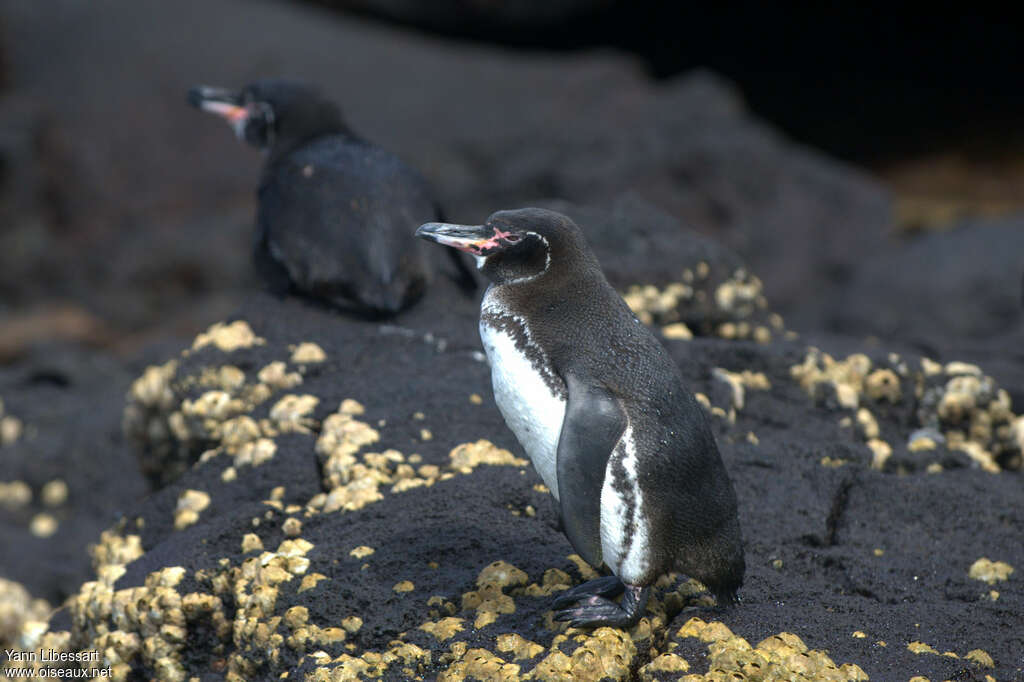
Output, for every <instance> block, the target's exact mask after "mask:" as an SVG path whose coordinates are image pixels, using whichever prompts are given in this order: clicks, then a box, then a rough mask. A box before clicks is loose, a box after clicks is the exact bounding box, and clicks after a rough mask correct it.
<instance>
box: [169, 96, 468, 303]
mask: <svg viewBox="0 0 1024 682" xmlns="http://www.w3.org/2000/svg"><path fill="white" fill-rule="evenodd" d="M188 99H189V102H190V103H192V104H193V105H194V106H196V107H199V108H201V109H204V110H207V111H210V112H212V113H216V114H218V115H220V116H222V117H224V118H225V119H226V120H227V121H228V122H229V123H230V124H231V125H232V127H233V128H234V130H235V132H236V134H237V135H238V137H239V138H241V139H243V140H245V141H246V142H248V143H250V144H252V145H254V146H256V147H259V148H260V149H263V150H264V151H265V152H266V162H265V164H264V167H263V172H262V175H261V179H260V186H259V192H258V196H259V208H258V214H257V230H256V239H255V244H254V247H255V248H254V259H255V262H256V266H257V270H258V271H259V272H260V274H261V275H262V276H263V278H264V279H265V280H266V281H267V282H268V283H269V284H270V286H271V288H272V289H275V290H282V289H284V290H292V291H295V292H298V293H302V294H305V295H308V296H311V297H313V298H316V299H319V300H322V301H326V302H328V303H330V304H331V305H334V306H336V307H338V308H341V309H343V310H346V311H352V312H356V313H360V314H363V315H367V316H374V317H378V316H388V315H393V314H395V313H397V312H398V311H400V310H402V309H404V308H406V307H408V306H410V305H412V304H413V303H415V302H416V301H417V300H418V299H419V298H420V297H421V296H422V295H423V293H424V291H425V290H426V288H427V286H428V285H429V283H430V280H431V276H432V273H431V267H430V263H429V262H428V259H427V255H426V254H425V252H424V251H423V250H422V249H417V248H409V243H408V237H409V235H410V234H411V233H412V231H413V230H414V229H415V227H416V226H417V225H419V224H420V223H421V222H423V221H424V220H432V219H433V220H436V219H439V218H440V216H441V212H440V210H439V207H438V204H437V202H436V201H435V200H434V198H433V196H432V194H431V192H430V189H429V187H428V185H427V183H426V181H425V180H424V179H423V178H422V176H420V174H419V173H417V172H416V171H415V170H413V169H412V168H410V167H409V166H408V165H406V164H405V163H403V162H402V161H401V160H400V159H399V158H398V157H397V156H395V155H394V154H392V153H390V152H388V151H385V150H384V149H381V148H380V147H377V146H376V145H374V144H372V143H370V142H367V141H366V140H364V139H362V138H360V137H359V136H358V135H356V134H355V133H354V132H353V131H352V130H351V129H350V128H349V127H348V126H347V125H346V124H345V122H344V120H343V118H342V116H341V112H340V111H339V109H338V107H337V106H336V105H335V104H334V103H333V102H331V101H330V100H328V99H327V98H325V97H324V96H323V95H321V94H320V93H319V92H318V91H317V90H316V89H315V88H313V87H310V86H308V85H304V84H301V83H297V82H293V81H286V80H262V81H258V82H256V83H253V84H250V85H248V86H246V87H245V88H243V89H242V91H241V92H239V93H233V92H230V91H227V90H223V89H220V88H209V87H197V88H193V89H192V90H190V91H189V96H188ZM453 262H454V264H455V266H456V268H457V278H458V279H459V281H460V283H461V284H462V285H463V286H465V287H467V288H472V287H474V286H475V282H474V280H473V276H472V274H471V273H470V272H469V270H468V269H467V268H466V266H465V265H464V264H463V263H462V261H461V260H459V259H457V258H456V259H454V261H453Z"/></svg>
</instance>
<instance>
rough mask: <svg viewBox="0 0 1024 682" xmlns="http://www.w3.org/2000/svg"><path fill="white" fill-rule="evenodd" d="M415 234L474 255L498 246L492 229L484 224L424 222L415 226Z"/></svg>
mask: <svg viewBox="0 0 1024 682" xmlns="http://www.w3.org/2000/svg"><path fill="white" fill-rule="evenodd" d="M416 236H417V237H421V238H422V239H426V240H428V241H432V242H437V243H438V244H441V245H442V246H450V247H452V248H455V249H458V250H459V251H465V252H466V253H471V254H473V255H474V256H483V255H484V251H485V250H486V249H490V248H494V247H496V246H498V243H497V239H496V236H495V233H494V230H493V229H491V228H490V227H487V226H486V225H452V224H450V223H426V224H424V225H420V226H419V228H417V230H416Z"/></svg>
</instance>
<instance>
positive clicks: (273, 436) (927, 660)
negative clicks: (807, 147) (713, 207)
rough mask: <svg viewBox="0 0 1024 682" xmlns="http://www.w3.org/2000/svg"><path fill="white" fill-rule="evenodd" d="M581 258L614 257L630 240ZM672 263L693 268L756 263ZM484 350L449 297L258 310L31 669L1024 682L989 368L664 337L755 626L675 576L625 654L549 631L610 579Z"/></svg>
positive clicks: (697, 246) (140, 381) (591, 637)
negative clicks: (495, 390) (48, 650)
mask: <svg viewBox="0 0 1024 682" xmlns="http://www.w3.org/2000/svg"><path fill="white" fill-rule="evenodd" d="M623 202H626V203H627V204H628V205H629V206H630V210H631V212H632V214H633V215H638V216H640V217H639V218H638V220H639V222H641V223H643V224H645V225H654V226H657V225H661V226H662V229H672V225H673V223H672V221H671V220H662V221H661V222H659V219H658V215H659V214H658V212H657V211H655V210H654V209H653V208H650V207H645V205H643V204H642V203H640V202H638V201H637V200H636V199H635V198H630V197H626V198H623V199H620V200H617V201H616V202H613V203H612V204H611V205H610V206H606V207H605V210H607V211H609V212H612V213H614V211H615V210H616V209H615V206H617V205H621V204H622V203H623ZM565 208H567V210H570V211H572V212H575V213H576V214H577V215H578V216H584V215H587V214H588V213H597V212H598V209H596V208H595V207H588V206H576V207H571V206H567V207H565ZM645 211H646V212H645ZM580 220H581V221H582V220H583V218H580ZM635 227H636V228H637V230H636V234H646V235H647V236H646V239H649V240H651V241H653V242H657V241H658V236H659V231H658V229H657V228H656V227H654V228H650V229H649V231H648V232H647V233H644V232H643V231H642V230H641V229H640V225H636V226H635ZM674 229H676V230H677V231H678V234H679V235H685V232H683V231H682V228H681V227H680V226H679V225H678V224H676V225H674ZM627 234H634V233H633V232H627ZM588 235H589V236H590V238H591V239H592V240H593V242H594V244H595V248H596V250H597V251H598V252H599V253H602V254H607V253H611V252H612V249H614V248H615V243H616V242H617V241H619V240H620V238H621V235H617V234H615V233H614V232H613V231H611V230H607V229H605V228H603V227H602V226H600V225H597V226H595V229H593V230H588ZM678 241H679V246H678V248H680V249H681V250H687V251H688V252H690V253H692V254H694V259H693V260H687V259H686V258H685V257H681V258H680V260H679V261H677V265H678V266H680V267H681V268H683V269H689V270H690V271H692V272H694V273H696V272H698V271H706V272H708V273H710V272H712V271H713V265H718V264H719V263H726V264H728V265H729V266H730V267H732V266H733V264H734V263H736V262H737V258H738V257H736V256H735V255H732V254H729V253H728V252H727V251H725V250H724V249H721V248H720V247H719V248H718V249H717V250H709V249H710V247H709V246H708V245H707V243H706V242H704V241H703V240H701V239H700V238H699V237H695V236H692V235H691V236H690V237H688V238H686V237H681V238H680V239H679V240H678ZM605 257H606V258H607V256H605ZM705 258H706V259H707V260H705ZM713 258H718V262H716V261H715V260H713ZM623 262H629V259H624V260H623ZM637 262H638V264H640V263H642V262H643V261H642V260H638V261H637ZM619 267H620V268H621V269H620V270H619V271H618V272H619V274H618V275H617V276H621V277H623V278H624V280H629V279H632V281H634V282H636V283H637V284H641V283H643V282H644V281H645V280H647V279H648V277H649V278H652V279H653V281H657V280H656V278H657V275H656V272H651V273H650V274H648V273H646V272H645V271H644V269H643V268H642V267H638V269H636V270H631V269H630V267H631V266H623V265H621V264H620V266H619ZM725 271H728V269H726V270H725ZM727 284H728V282H727V281H724V282H722V283H720V284H719V285H718V288H720V287H721V286H723V285H727ZM715 289H716V288H712V291H714V290H715ZM711 298H712V300H713V301H718V300H719V298H720V297H716V296H713V295H712V297H711ZM683 308H684V309H685V306H683ZM718 313H719V314H726V312H724V311H721V310H719V311H718ZM475 327H476V301H473V300H468V299H466V298H465V297H464V296H462V295H460V294H459V293H458V292H457V291H456V290H455V289H454V287H453V286H449V285H447V284H442V285H441V286H440V287H437V288H435V289H434V290H432V291H431V292H430V294H429V295H428V297H427V299H426V300H425V301H424V303H423V305H421V306H419V307H417V308H415V309H413V310H412V311H409V312H408V313H406V314H405V315H403V316H402V317H400V318H398V319H397V320H395V321H394V322H393V323H389V324H383V325H382V324H379V323H369V322H356V321H351V320H346V319H345V318H342V317H340V316H337V315H335V314H333V313H331V312H328V311H324V310H322V309H319V308H316V307H312V306H309V305H308V304H306V303H304V302H302V301H300V300H295V299H286V300H278V299H275V298H272V297H270V296H266V295H258V296H253V297H251V298H250V299H249V300H248V301H247V302H246V304H245V305H244V306H243V307H242V308H241V309H240V310H239V312H238V314H237V316H235V317H234V318H233V319H232V320H229V321H227V322H226V323H224V324H217V325H214V326H213V327H211V328H210V329H208V330H207V331H206V332H204V333H202V334H200V335H199V336H197V337H196V339H195V340H194V342H193V343H192V344H191V345H190V347H188V348H186V349H183V350H182V352H180V353H178V354H176V355H174V356H173V357H169V358H167V362H164V363H162V364H160V365H155V366H153V367H151V368H149V369H147V370H146V371H145V372H143V373H141V375H140V376H139V377H138V378H137V379H136V380H135V382H134V383H133V384H132V386H131V388H130V391H129V393H128V402H127V404H126V406H125V410H124V415H123V417H124V427H125V430H126V433H127V434H128V437H129V442H130V443H131V444H132V447H133V448H134V452H135V453H136V455H137V456H138V457H139V458H140V462H142V464H143V467H144V468H145V469H146V470H147V471H149V472H150V473H151V475H152V474H154V473H156V474H157V475H155V476H153V478H154V480H158V481H160V482H161V483H162V486H161V487H159V488H158V489H157V490H156V492H155V493H154V494H153V495H151V496H150V497H149V498H147V499H146V500H145V501H142V502H141V503H138V504H135V505H133V506H132V507H131V509H130V510H129V511H126V513H125V514H123V516H122V520H121V522H120V523H119V524H115V525H113V526H112V527H111V528H110V529H109V530H108V531H107V532H105V533H103V535H102V537H97V538H96V545H95V547H94V548H93V550H92V552H91V557H92V560H93V564H94V569H95V574H94V575H93V576H92V577H93V579H92V580H91V581H89V582H86V583H84V584H83V585H81V587H80V588H79V589H78V590H77V592H76V594H74V595H73V596H72V598H71V599H70V600H69V601H68V602H67V606H66V608H65V609H63V610H61V611H59V612H58V613H57V614H56V615H55V616H54V617H53V618H52V620H51V622H50V624H49V626H48V630H46V631H45V632H43V626H41V625H39V624H38V623H37V621H36V620H34V619H33V618H29V619H27V622H26V623H23V624H22V626H21V627H20V630H19V635H20V638H21V643H22V645H23V646H33V645H34V646H54V647H57V648H58V649H64V650H69V651H87V650H98V651H103V652H104V655H105V656H106V657H107V659H106V660H107V661H109V662H110V664H111V665H113V666H114V671H115V673H116V674H117V675H119V676H122V677H125V678H127V676H130V675H134V674H142V675H143V676H147V677H148V676H155V677H157V678H158V679H187V678H189V677H190V676H201V675H206V674H215V675H218V676H220V675H227V676H228V677H229V678H231V679H270V678H277V677H279V676H280V675H281V674H282V673H285V672H287V673H288V674H289V677H290V678H299V679H314V680H319V679H324V680H327V679H361V678H365V677H371V676H373V677H376V676H381V677H383V678H384V679H410V678H422V679H452V680H454V679H558V677H559V675H566V674H572V675H575V676H576V677H577V678H583V679H598V678H603V677H604V678H612V679H645V680H670V679H671V680H675V679H678V678H680V677H682V678H683V679H693V680H695V679H722V676H723V675H731V674H733V673H739V674H740V675H742V676H743V678H744V679H776V678H777V677H778V676H786V677H787V679H788V678H791V677H792V676H796V678H797V679H840V680H856V679H865V678H868V677H870V678H871V679H886V680H887V679H910V678H911V677H913V676H915V675H921V676H924V677H926V678H928V679H936V680H938V679H979V680H980V679H986V678H985V676H986V675H991V676H992V677H993V678H994V679H1012V677H1013V676H1014V675H1018V676H1019V675H1020V674H1021V668H1022V666H1024V661H1021V660H1020V656H1019V651H1021V650H1022V647H1024V641H1022V638H1021V635H1020V634H1019V628H1017V627H1016V624H1018V623H1019V616H1018V614H1019V613H1020V609H1021V608H1022V607H1024V590H1022V589H1021V588H1020V581H1019V577H1018V575H1019V573H1016V572H1015V571H1016V569H1019V567H1020V566H1021V564H1022V562H1024V551H1022V548H1021V546H1020V544H1019V542H1017V541H1016V540H1017V538H1019V535H1018V533H1019V530H1018V529H1019V527H1020V524H1021V523H1024V518H1022V517H1021V505H1020V500H1021V485H1020V483H1021V481H1020V476H1021V473H1020V467H1021V460H1020V447H1021V440H1022V439H1024V431H1022V428H1024V421H1022V420H1021V418H1020V417H1018V416H1017V415H1016V414H1015V413H1013V411H1012V407H1010V406H1007V405H1005V404H1004V401H1005V392H1002V391H1001V389H1000V387H999V386H998V384H997V383H996V382H995V381H994V380H992V379H989V378H987V377H985V376H984V374H983V373H980V372H977V371H975V368H972V367H969V366H966V365H963V364H961V365H945V366H942V365H939V364H938V363H935V362H934V361H931V360H930V359H928V358H924V357H919V356H906V357H903V356H900V357H895V356H891V355H889V354H888V353H884V352H876V351H872V350H871V349H863V348H862V349H861V350H866V353H865V354H862V355H854V354H851V355H848V356H840V357H837V358H833V357H831V356H827V355H826V354H824V353H823V352H821V351H815V350H808V348H807V346H806V343H805V342H804V341H803V340H802V339H800V338H793V335H792V334H789V335H786V334H782V335H777V336H773V337H772V338H771V339H765V340H763V341H762V342H760V343H759V342H757V341H755V340H752V339H741V338H736V337H732V338H726V337H723V336H722V335H720V334H717V333H715V332H714V330H712V332H711V333H708V334H696V335H694V336H693V337H692V338H690V339H682V338H675V339H673V338H666V339H665V343H666V345H667V347H668V348H669V350H670V352H671V353H672V354H673V356H674V357H675V358H676V359H677V360H678V361H679V363H680V366H681V367H682V368H683V371H684V374H685V376H686V378H687V380H688V381H689V383H690V385H691V387H692V388H693V389H694V390H695V391H696V392H698V394H699V397H700V399H701V401H702V402H703V403H704V404H705V405H706V407H707V409H708V410H709V411H710V413H711V414H712V419H713V423H714V426H715V430H716V435H717V438H718V440H719V443H720V446H721V448H722V453H723V457H724V458H725V461H726V464H727V466H728V468H729V470H730V472H731V474H732V476H733V477H734V479H735V482H736V485H737V489H738V491H739V493H740V501H741V522H742V524H743V529H744V535H745V539H746V547H747V563H748V567H749V569H748V577H747V581H746V584H745V586H744V588H743V590H742V597H743V602H742V604H740V605H739V606H737V607H735V608H732V609H730V610H727V611H720V610H717V609H716V608H714V606H713V602H712V600H711V598H710V597H709V596H708V595H707V594H706V593H705V592H703V589H702V587H701V586H700V585H699V584H696V583H694V582H693V581H689V580H686V577H685V576H680V577H671V578H668V579H666V580H664V581H663V582H662V583H660V584H659V587H658V590H657V591H656V595H655V598H654V599H653V600H652V603H651V605H650V607H649V608H648V611H647V615H646V617H645V619H644V620H643V621H642V622H641V623H640V624H639V625H638V626H636V627H635V628H633V629H632V630H630V631H629V632H618V631H615V630H611V629H599V630H596V631H593V632H586V631H578V630H572V629H566V628H565V626H564V625H563V624H556V623H554V622H553V621H552V620H551V617H550V610H549V608H548V604H549V602H550V599H551V598H552V595H553V594H555V593H557V592H558V591H560V590H562V589H565V587H566V586H569V585H572V584H575V583H577V582H579V581H581V580H583V579H586V578H587V577H588V576H592V575H593V573H592V571H591V569H590V568H589V567H587V566H586V565H585V564H583V563H581V562H580V561H579V559H578V558H577V557H574V556H572V555H571V548H570V546H569V545H568V543H567V541H566V540H565V538H564V536H563V535H562V533H561V532H560V531H559V529H558V527H557V519H556V515H555V513H554V509H553V507H552V505H551V502H550V496H549V494H548V493H547V491H546V490H545V489H544V487H543V486H542V485H541V483H540V479H539V478H538V477H537V476H536V474H535V473H534V472H533V471H532V469H531V468H530V467H529V466H528V464H527V462H526V461H525V460H524V459H523V458H522V453H521V450H520V449H519V447H518V445H517V444H516V443H515V441H514V439H513V438H512V436H511V434H510V433H509V432H508V430H507V429H506V428H505V427H504V426H503V424H502V421H501V417H500V415H499V414H498V412H497V410H496V408H495V406H494V404H493V401H492V397H491V394H490V390H489V371H488V368H487V367H486V364H485V363H484V362H483V359H482V356H481V354H480V350H479V346H478V342H477V338H476V329H475ZM669 328H671V327H670V326H669ZM670 336H671V334H670ZM974 380H976V381H974ZM975 384H977V385H975ZM972 389H973V392H972ZM983 394H984V396H983ZM982 397H984V398H985V399H984V400H983V399H982ZM864 414H867V417H865V416H863V415H864ZM871 425H873V427H872V426H871ZM979 425H988V427H989V428H988V431H984V430H983V429H981V426H979ZM1003 427H1006V428H1005V429H1004V428H1003ZM922 429H925V433H926V434H930V435H927V436H925V435H921V430H922ZM928 429H932V430H931V431H928ZM1000 429H1002V430H1000ZM954 430H960V431H961V432H962V433H961V436H960V439H959V440H957V439H956V438H953V437H951V435H950V432H951V431H954ZM924 437H929V438H932V439H933V440H932V442H931V443H930V445H929V446H928V448H927V449H924V448H922V447H921V446H920V443H919V441H920V439H921V438H924ZM985 437H987V438H988V440H983V439H984V438H985ZM1000 438H1002V440H1000ZM873 441H879V442H884V443H885V445H886V447H887V448H888V449H889V450H890V451H891V452H890V454H889V456H888V457H880V455H879V452H878V449H879V446H878V445H877V444H876V443H873ZM915 443H918V445H915ZM969 443H975V444H974V445H969ZM36 618H38V616H36ZM26 665H27V664H26ZM131 671H135V672H131ZM686 675H691V676H693V677H690V678H686V677H685V676H686ZM704 675H706V676H707V677H700V676H704ZM733 679H736V678H735V677H734V678H733Z"/></svg>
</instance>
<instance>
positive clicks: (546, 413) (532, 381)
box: [480, 322, 565, 499]
mask: <svg viewBox="0 0 1024 682" xmlns="http://www.w3.org/2000/svg"><path fill="white" fill-rule="evenodd" d="M480 339H481V341H483V344H484V350H485V351H486V352H487V359H488V361H489V362H490V364H491V382H492V384H493V385H494V402H496V403H497V404H498V409H499V410H501V415H502V416H503V417H504V418H505V423H506V424H508V427H509V428H510V429H512V433H514V434H515V435H516V438H517V439H518V440H519V444H520V445H522V446H523V449H524V450H526V454H527V455H528V456H529V457H530V460H531V461H533V466H534V468H535V469H536V470H537V473H539V474H540V477H541V478H542V479H543V480H544V485H546V486H547V487H548V488H550V489H551V494H552V495H554V496H555V499H558V473H557V467H556V457H557V453H558V437H559V435H560V434H561V432H562V419H563V418H564V417H565V400H564V399H562V398H561V397H560V396H558V395H557V394H556V393H554V392H553V391H552V389H551V387H549V386H548V384H547V383H546V382H545V380H544V373H543V372H544V370H538V368H537V367H535V366H534V363H533V362H531V360H530V358H528V357H527V356H526V354H525V353H524V351H523V350H520V349H519V348H517V347H516V343H515V340H514V339H513V338H512V337H511V336H510V335H509V334H507V333H505V332H503V331H501V330H498V329H494V328H493V327H490V326H489V325H487V324H485V323H483V322H481V324H480ZM548 371H550V369H549V368H548Z"/></svg>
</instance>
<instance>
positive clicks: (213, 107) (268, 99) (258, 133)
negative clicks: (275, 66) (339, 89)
mask: <svg viewBox="0 0 1024 682" xmlns="http://www.w3.org/2000/svg"><path fill="white" fill-rule="evenodd" d="M188 102H189V104H191V105H192V106H194V107H196V108H198V109H202V110H203V111H209V112H210V113H213V114H217V115H218V116H221V117H222V118H224V119H225V120H226V121H227V122H228V123H229V124H230V125H231V127H232V128H233V129H234V131H235V135H237V136H238V138H239V139H240V140H244V141H246V142H248V143H249V144H251V145H253V146H254V147H258V148H260V149H265V150H272V149H281V148H286V149H292V148H294V147H295V146H297V145H299V144H301V143H302V142H305V141H307V140H310V139H312V138H315V137H319V136H321V135H330V134H333V133H347V132H348V128H347V127H346V126H345V123H344V121H343V120H342V117H341V111H340V110H339V109H338V107H337V106H336V105H335V104H334V103H333V102H331V101H330V100H329V99H327V98H326V97H324V96H323V95H322V94H321V93H320V92H319V91H318V90H317V89H316V88H314V87H312V86H310V85H306V84H304V83H300V82H297V81H289V80H260V81H256V82H254V83H250V84H249V85H247V86H245V87H244V88H242V90H241V91H239V92H234V91H231V90H228V89H225V88H214V87H208V86H198V87H194V88H192V89H190V90H189V91H188Z"/></svg>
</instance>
